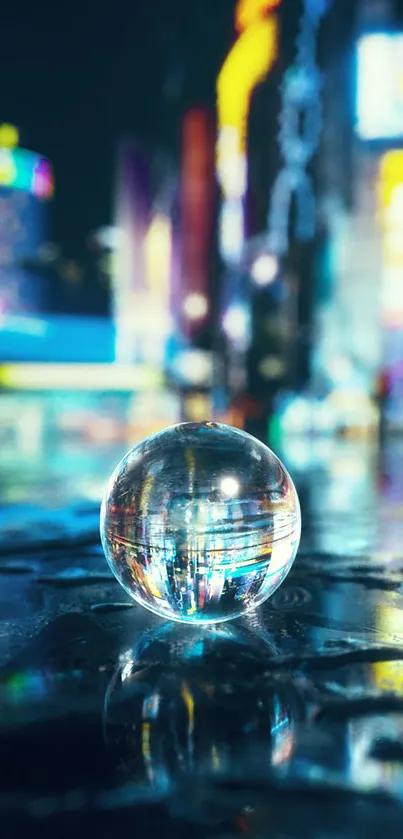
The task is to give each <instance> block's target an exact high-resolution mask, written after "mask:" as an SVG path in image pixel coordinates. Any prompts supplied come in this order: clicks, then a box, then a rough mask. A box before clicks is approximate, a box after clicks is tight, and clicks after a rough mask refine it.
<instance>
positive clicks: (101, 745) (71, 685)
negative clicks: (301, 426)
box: [0, 406, 403, 839]
mask: <svg viewBox="0 0 403 839" xmlns="http://www.w3.org/2000/svg"><path fill="white" fill-rule="evenodd" d="M30 411H31V408H30ZM115 411H116V406H115ZM38 413H40V412H39V408H38ZM45 414H46V411H45ZM111 414H112V415H113V411H112V410H111ZM22 415H23V410H21V411H20V419H19V422H18V430H16V428H14V430H13V428H12V423H11V422H10V423H9V428H8V430H7V428H6V424H5V422H3V426H2V432H1V433H2V438H3V446H2V453H1V463H0V472H1V476H2V484H1V501H2V510H1V521H0V525H1V532H0V575H1V581H2V593H1V596H0V653H1V663H2V672H1V681H0V702H1V709H2V714H1V738H2V754H3V761H2V769H1V771H0V774H1V786H2V790H3V791H2V794H1V795H0V812H1V814H2V819H3V820H8V821H7V823H10V825H12V826H13V828H14V829H17V827H18V828H21V829H22V828H24V829H26V828H27V826H30V825H31V824H32V820H33V819H34V820H35V824H36V827H37V829H39V830H41V831H42V832H43V831H45V832H46V830H49V829H50V827H51V826H52V829H53V830H55V831H56V832H57V831H58V830H59V829H60V826H61V825H62V824H63V825H65V824H66V823H67V824H68V825H70V826H71V825H74V823H75V820H77V819H78V818H80V819H81V820H83V823H85V824H86V825H87V826H88V830H91V829H95V827H94V826H95V825H98V824H99V819H101V820H102V819H103V818H105V820H106V822H107V823H108V825H109V826H111V825H113V826H114V829H115V828H116V825H118V824H120V825H121V826H122V827H123V826H124V827H125V828H126V826H128V825H129V824H133V820H136V824H137V825H138V826H139V830H140V835H142V832H143V830H144V831H146V830H148V831H149V832H150V833H151V835H154V833H155V835H156V833H157V831H161V832H162V835H164V836H171V835H172V836H174V835H175V836H176V837H177V836H182V835H183V836H185V835H188V833H186V831H188V832H189V830H191V831H192V832H193V833H194V835H196V836H208V837H210V836H211V837H218V836H242V835H245V834H247V835H250V836H253V837H261V836H271V835H273V836H279V837H280V836H281V837H287V839H288V838H289V837H305V836H306V837H307V839H308V837H309V839H312V837H313V838H314V839H315V837H318V839H322V837H324V836H326V837H340V839H344V837H348V839H349V837H361V836H362V837H364V836H365V837H368V836H369V837H372V836H373V837H375V836H376V837H378V836H379V834H380V832H381V830H384V829H385V824H386V825H387V829H388V836H392V837H394V836H396V837H399V839H400V836H401V819H402V807H403V618H402V615H403V601H402V586H403V540H402V535H403V468H402V466H403V444H402V442H401V441H400V440H399V439H390V440H389V441H387V442H386V444H385V446H384V450H383V452H382V453H381V454H380V455H379V454H378V452H377V451H376V448H375V446H374V445H373V444H371V443H369V442H367V441H362V440H361V441H360V440H356V441H352V440H332V439H326V438H323V439H319V440H310V441H307V440H304V439H302V438H300V439H297V438H294V439H293V440H291V439H290V440H288V441H283V444H282V450H281V451H278V454H279V455H280V457H282V458H283V459H284V461H285V463H286V465H287V468H288V469H289V470H290V472H291V474H292V476H293V477H294V479H295V482H296V485H297V488H298V491H299V494H300V499H301V506H302V512H303V535H302V542H301V548H300V552H299V555H298V557H297V560H296V562H295V565H294V568H293V569H292V572H291V574H290V576H289V577H288V578H287V580H286V581H285V582H284V584H283V585H282V586H281V588H280V589H279V590H278V591H277V592H276V593H275V594H274V596H273V597H272V598H271V599H270V600H269V601H268V602H267V603H266V604H265V605H264V606H263V607H262V608H260V609H259V610H257V611H256V612H253V613H250V614H249V615H247V616H246V617H245V618H244V619H242V620H239V621H236V622H234V623H231V624H228V625H225V626H222V627H217V628H214V627H213V628H211V629H209V630H206V629H203V630H201V629H200V628H199V629H194V628H192V627H190V628H186V627H181V626H173V625H170V624H166V623H164V622H163V621H161V620H160V619H159V618H157V617H155V616H153V615H151V614H149V613H147V612H146V611H145V610H144V609H142V608H140V607H138V606H136V605H134V604H133V603H132V602H130V600H129V598H128V597H126V595H125V594H124V592H123V591H122V590H121V589H120V587H119V586H118V584H117V583H116V581H115V580H114V579H113V577H112V575H111V574H110V573H109V570H108V567H107V565H106V563H105V560H104V558H103V556H102V552H101V548H100V545H99V536H98V518H99V510H98V506H99V505H98V500H99V498H100V495H101V492H102V490H103V488H104V485H105V481H106V479H107V478H108V476H109V474H110V471H111V468H112V467H113V466H114V464H115V463H116V461H117V459H118V458H119V457H120V455H121V454H123V453H124V451H125V450H126V449H127V448H128V447H129V445H130V443H131V442H132V439H130V440H129V439H128V436H127V434H126V432H125V433H123V432H119V433H118V432H117V430H116V425H117V423H115V424H113V423H111V424H110V426H109V432H108V434H106V432H105V429H104V439H103V440H101V439H100V434H98V435H97V434H94V433H93V434H92V435H91V434H89V433H88V423H87V424H85V423H84V427H85V428H86V429H87V430H85V431H84V430H83V429H82V428H81V429H80V427H79V424H78V426H77V427H76V429H75V431H74V433H73V432H72V430H71V427H70V428H69V430H68V431H67V430H66V429H64V430H63V429H61V428H57V427H55V424H54V426H53V429H52V427H51V422H50V421H49V420H48V419H46V418H44V416H43V415H42V418H41V420H40V421H39V419H38V422H37V424H36V426H35V428H34V429H33V430H32V433H31V432H30V431H29V428H28V423H27V424H26V428H25V431H24V430H23V429H24V423H23V420H22V418H21V417H22ZM94 421H95V420H92V422H94ZM41 423H42V425H43V428H42V425H41ZM56 425H57V424H56ZM90 425H91V423H90ZM39 427H40V428H41V429H42V431H41V433H39V431H38V428H39ZM28 432H29V433H28ZM112 432H113V433H112ZM119 434H120V439H119ZM131 434H134V432H133V430H132V431H131ZM13 435H14V436H13ZM24 435H25V437H24ZM94 437H95V438H96V439H94ZM4 441H8V442H7V443H6V442H4ZM13 441H14V442H13ZM50 452H51V453H52V456H50ZM45 464H46V465H45ZM39 751H40V753H41V755H42V756H43V757H42V760H41V762H40V767H38V757H37V756H38V752H39ZM55 753H57V754H59V755H63V758H62V759H61V758H58V759H57V760H55V759H54V758H52V754H55ZM88 779H91V787H89V780H88ZM17 814H18V815H17ZM100 814H101V815H100ZM97 829H98V827H97ZM105 829H106V828H105ZM153 832H154V833H153ZM100 835H106V834H103V833H101V834H100Z"/></svg>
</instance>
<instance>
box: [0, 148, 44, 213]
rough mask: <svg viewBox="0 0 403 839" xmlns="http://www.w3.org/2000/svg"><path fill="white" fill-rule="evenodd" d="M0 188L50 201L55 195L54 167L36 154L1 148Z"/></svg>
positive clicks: (22, 150) (23, 150)
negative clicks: (3, 187)
mask: <svg viewBox="0 0 403 839" xmlns="http://www.w3.org/2000/svg"><path fill="white" fill-rule="evenodd" d="M0 186H5V187H9V188H11V189H18V190H21V191H23V192H30V193H32V194H33V195H36V196H37V198H40V199H44V200H46V199H49V198H51V197H52V195H53V175H52V167H51V165H50V163H49V162H48V161H47V160H45V159H44V158H42V157H40V155H38V154H35V153H34V152H31V151H26V150H25V149H19V148H17V149H9V148H1V147H0Z"/></svg>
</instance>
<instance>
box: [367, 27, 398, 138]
mask: <svg viewBox="0 0 403 839" xmlns="http://www.w3.org/2000/svg"><path fill="white" fill-rule="evenodd" d="M356 130H357V133H358V134H359V136H360V137H361V138H362V139H363V140H375V139H382V138H383V139H388V138H396V137H402V136H403V35H402V34H397V33H387V32H377V33H372V34H370V35H364V36H363V37H362V38H360V40H359V41H358V45H357V100H356Z"/></svg>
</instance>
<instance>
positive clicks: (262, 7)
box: [216, 0, 282, 263]
mask: <svg viewBox="0 0 403 839" xmlns="http://www.w3.org/2000/svg"><path fill="white" fill-rule="evenodd" d="M281 2H282V0H238V3H237V6H236V10H235V26H236V29H237V31H238V33H239V37H238V38H237V40H236V41H235V43H234V45H233V47H232V49H231V50H230V52H229V53H228V55H227V58H226V59H225V61H224V64H223V66H222V68H221V71H220V74H219V76H218V80H217V121H218V138H217V149H216V168H217V177H218V180H219V183H220V186H221V190H222V195H223V208H222V214H221V220H220V251H221V255H222V257H223V258H224V259H225V260H226V261H227V262H229V263H230V262H236V261H237V260H238V259H239V258H240V256H241V253H242V249H243V243H244V235H245V230H244V207H243V200H244V197H245V194H246V191H247V182H248V174H247V169H248V166H247V135H248V114H249V108H250V101H251V96H252V94H253V91H254V90H255V88H256V87H257V85H258V84H259V83H260V82H262V81H263V80H264V79H265V77H266V76H267V74H268V72H269V71H270V68H271V66H272V64H273V62H274V61H275V59H276V57H277V49H278V23H277V17H276V15H274V14H270V12H272V11H273V9H275V8H276V7H277V6H279V5H280V3H281Z"/></svg>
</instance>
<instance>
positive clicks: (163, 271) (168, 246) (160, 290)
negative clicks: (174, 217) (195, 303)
mask: <svg viewBox="0 0 403 839" xmlns="http://www.w3.org/2000/svg"><path fill="white" fill-rule="evenodd" d="M171 250H172V225H171V220H170V218H168V216H164V215H162V214H157V215H156V216H155V217H154V219H153V220H152V222H151V225H150V227H149V229H148V231H147V234H146V237H145V242H144V252H145V262H146V273H147V278H148V286H149V289H150V291H151V292H155V293H157V294H160V295H164V297H166V298H167V299H168V297H169V281H170V276H171Z"/></svg>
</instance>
